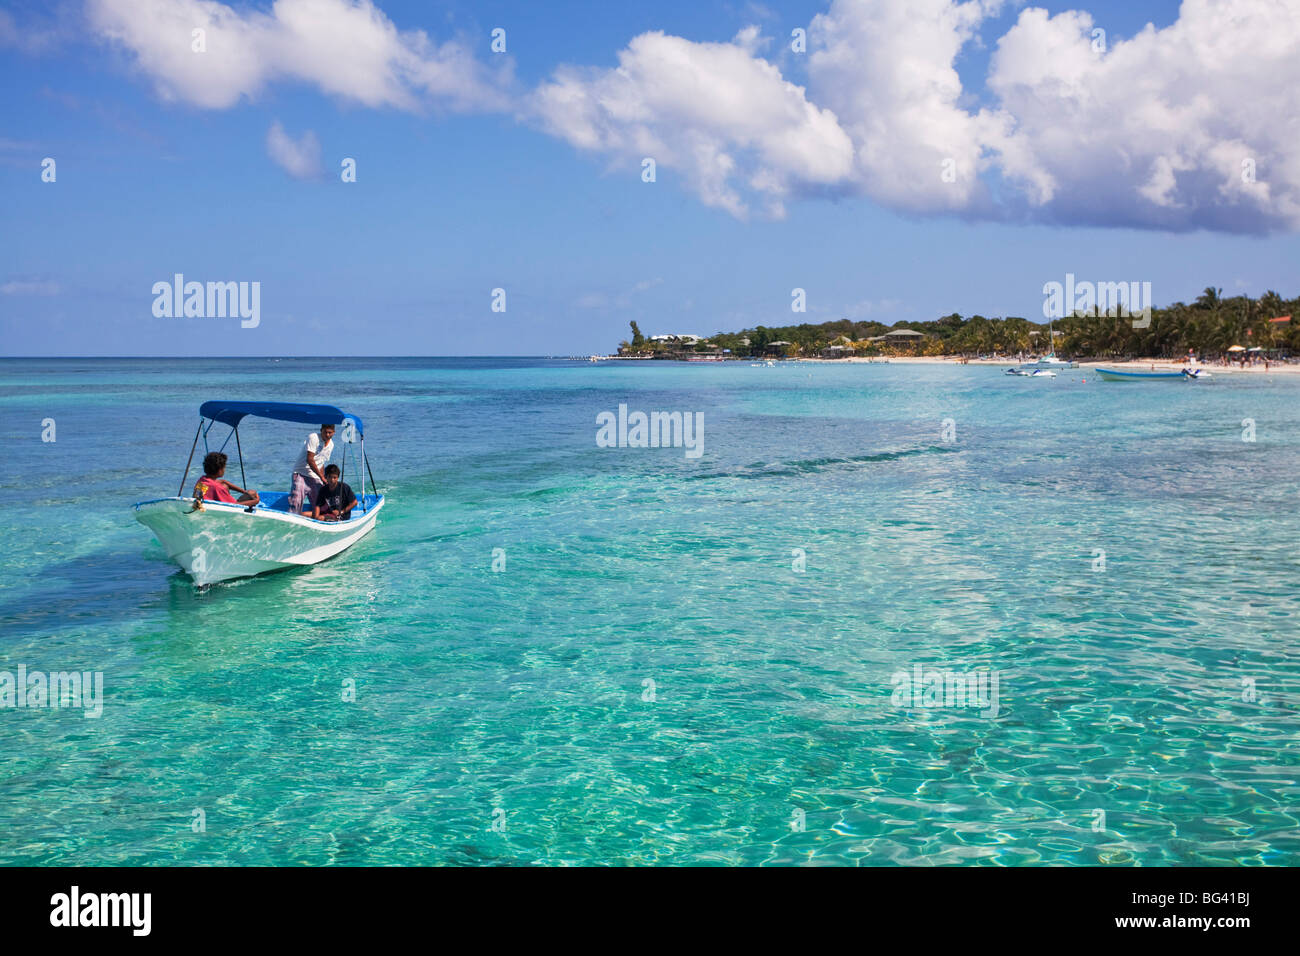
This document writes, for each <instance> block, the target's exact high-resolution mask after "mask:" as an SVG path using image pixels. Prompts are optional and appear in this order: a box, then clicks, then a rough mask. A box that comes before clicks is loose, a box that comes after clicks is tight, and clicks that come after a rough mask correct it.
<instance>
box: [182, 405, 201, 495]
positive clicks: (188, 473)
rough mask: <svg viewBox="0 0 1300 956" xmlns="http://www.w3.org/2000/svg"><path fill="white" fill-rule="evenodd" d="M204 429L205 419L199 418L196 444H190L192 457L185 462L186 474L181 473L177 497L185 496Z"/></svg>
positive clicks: (195, 431) (195, 433)
mask: <svg viewBox="0 0 1300 956" xmlns="http://www.w3.org/2000/svg"><path fill="white" fill-rule="evenodd" d="M201 431H203V419H202V418H200V419H199V427H198V428H196V429H195V430H194V444H193V445H191V446H190V457H189V458H188V459H187V460H186V462H185V474H183V475H181V488H180V491H178V492H176V497H177V498H184V497H185V479H186V478H188V477H189V476H190V465H192V464H193V463H194V449H196V448H198V447H199V432H201Z"/></svg>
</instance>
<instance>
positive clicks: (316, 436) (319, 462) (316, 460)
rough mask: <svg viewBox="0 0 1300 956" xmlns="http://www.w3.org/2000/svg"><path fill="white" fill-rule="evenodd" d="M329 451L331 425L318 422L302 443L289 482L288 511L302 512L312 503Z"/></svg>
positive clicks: (331, 451) (322, 480)
mask: <svg viewBox="0 0 1300 956" xmlns="http://www.w3.org/2000/svg"><path fill="white" fill-rule="evenodd" d="M333 451H334V426H333V425H322V426H321V427H320V431H319V432H312V433H311V434H310V435H308V436H307V440H306V441H304V442H303V443H302V450H301V451H299V452H298V460H297V462H295V463H294V466H293V477H292V479H291V483H290V486H289V511H290V512H291V513H293V514H306V513H309V512H311V510H312V509H313V508H314V507H315V506H316V495H317V494H318V493H319V492H320V490H321V489H322V488H324V487H325V475H324V474H323V473H322V471H321V469H322V468H324V467H325V463H326V462H327V461H329V460H330V455H331V454H332V453H333Z"/></svg>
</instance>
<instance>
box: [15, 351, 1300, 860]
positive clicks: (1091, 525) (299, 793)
mask: <svg viewBox="0 0 1300 956" xmlns="http://www.w3.org/2000/svg"><path fill="white" fill-rule="evenodd" d="M1085 379H1086V381H1085ZM219 397H226V398H263V399H285V400H295V401H322V402H331V403H335V404H339V405H341V406H343V407H344V408H346V409H348V410H352V411H356V412H357V413H358V414H360V415H361V416H362V417H363V418H364V419H365V422H366V437H367V451H368V453H369V455H370V458H371V462H372V465H373V468H374V472H375V476H376V478H377V479H378V481H379V484H380V487H381V489H382V490H383V491H384V492H385V493H387V495H388V496H389V498H388V506H387V508H386V510H385V511H384V513H383V515H382V517H381V519H380V523H379V527H378V529H377V530H376V532H375V533H374V534H372V535H371V536H369V537H368V538H366V539H365V540H363V541H362V542H361V543H360V544H358V545H357V546H355V547H354V548H352V549H351V550H350V551H348V552H346V553H345V554H343V555H342V556H340V557H338V558H335V559H334V560H331V561H329V562H327V563H324V564H321V565H318V566H316V567H313V568H309V569H304V570H300V571H289V572H283V573H278V574H273V575H268V576H264V577H260V578H255V579H250V580H244V581H239V582H234V583H231V584H227V585H218V586H215V587H212V588H210V589H208V590H206V591H202V592H199V591H196V589H195V588H194V587H193V586H192V585H191V584H190V583H189V581H188V579H187V578H185V577H184V576H183V575H182V574H180V573H179V572H178V571H177V570H176V569H175V568H174V567H173V566H172V565H170V564H168V563H167V561H166V559H165V556H164V555H163V553H162V550H161V548H160V547H159V546H158V545H157V543H156V542H154V541H153V539H152V537H151V536H150V534H149V533H148V531H147V530H146V529H145V528H144V527H143V526H141V525H139V524H137V523H136V522H135V521H134V520H133V518H132V513H131V510H130V507H129V506H130V504H131V502H133V501H136V500H141V499H147V498H154V497H158V496H160V495H166V494H173V493H174V492H175V490H176V487H177V485H178V484H179V482H180V477H181V470H182V468H183V466H184V463H185V457H186V454H187V452H188V450H189V444H190V441H191V438H192V436H193V433H194V427H195V425H196V424H197V409H198V406H199V404H200V402H201V401H203V400H205V399H209V398H219ZM620 403H623V404H627V405H628V406H629V408H630V409H633V410H638V409H639V410H643V411H647V412H649V411H656V410H661V411H674V410H677V411H687V412H696V411H699V412H703V414H704V423H705V431H704V445H703V454H702V456H701V457H700V458H698V459H690V458H687V457H686V455H685V454H684V451H683V449H681V448H674V449H641V448H598V447H597V446H596V442H595V434H596V423H595V422H596V416H597V415H598V414H599V413H600V412H602V411H615V410H616V409H617V407H618V405H619V404H620ZM46 418H52V419H54V420H55V423H56V428H57V440H56V441H55V442H52V443H50V442H42V441H41V431H42V424H41V423H42V420H43V419H46ZM1247 418H1249V419H1253V420H1254V422H1255V429H1256V432H1255V438H1256V440H1255V441H1254V442H1247V441H1243V440H1242V433H1243V425H1242V421H1243V419H1247ZM945 419H951V423H950V426H951V428H952V429H954V430H955V434H951V433H950V434H948V435H944V433H943V422H944V420H945ZM221 431H223V430H221V429H217V430H214V433H213V438H214V439H215V438H216V437H217V435H218V434H219V433H220V432H221ZM305 431H306V429H304V428H303V427H301V426H297V425H290V424H284V423H277V422H262V421H253V420H249V421H248V422H247V424H246V425H245V426H244V427H243V428H241V430H240V435H241V438H242V440H243V448H244V453H245V456H246V459H247V461H248V481H249V483H250V484H252V485H253V486H254V487H258V488H268V489H272V490H277V489H280V488H281V486H282V485H283V484H284V483H285V479H286V478H287V475H288V471H289V467H290V465H291V464H292V461H293V458H294V455H295V453H296V450H297V447H298V445H299V443H300V442H301V440H302V438H303V437H304V434H305ZM0 434H3V436H4V439H5V441H4V450H5V455H4V465H3V469H4V470H3V480H2V482H0V484H2V486H3V492H4V496H5V502H4V507H0V531H3V540H4V541H5V545H6V546H5V547H4V548H3V549H0V574H2V578H3V580H4V581H5V587H4V592H3V595H2V596H0V670H2V669H9V670H11V671H12V670H14V669H16V668H17V666H18V665H19V664H24V665H26V666H27V668H28V669H29V670H45V671H58V670H72V669H78V670H93V671H101V672H102V673H103V675H104V694H105V699H104V705H103V707H104V709H103V715H102V717H100V718H99V719H86V718H85V717H84V716H83V715H82V714H81V713H80V712H78V711H75V710H57V711H56V710H48V709H44V710H42V709H22V710H19V709H0V752H3V754H4V759H3V761H0V862H4V863H9V864H16V863H25V864H128V865H135V864H162V863H186V864H200V863H237V864H299V863H301V864H330V863H334V864H395V863H396V864H439V863H459V864H466V863H469V864H481V863H518V864H522V863H547V864H601V863H612V864H630V863H667V864H764V863H766V864H811V865H826V864H831V865H835V864H868V865H886V864H956V863H980V864H992V865H1018V864H1042V863H1062V864H1111V865H1134V864H1143V865H1153V864H1154V865H1159V864H1180V865H1181V864H1210V865H1217V864H1235V863H1244V864H1295V863H1296V862H1297V849H1298V848H1300V839H1298V837H1297V834H1298V833H1300V830H1297V822H1298V821H1300V785H1298V784H1297V773H1298V771H1297V764H1298V763H1300V761H1297V731H1298V730H1300V720H1298V719H1297V702H1298V701H1300V693H1298V692H1297V691H1298V690H1300V666H1298V665H1300V641H1298V638H1300V596H1298V595H1297V584H1298V583H1300V558H1297V544H1298V542H1300V533H1298V532H1300V518H1298V517H1297V513H1298V509H1297V501H1298V500H1300V467H1297V466H1300V377H1291V378H1287V377H1285V376H1273V377H1268V376H1262V375H1259V376H1255V375H1251V376H1243V375H1237V376H1232V375H1219V376H1217V377H1216V378H1215V379H1214V380H1213V381H1211V382H1207V383H1183V382H1153V383H1138V384H1129V383H1122V384H1116V383H1102V382H1098V381H1097V380H1096V379H1095V376H1093V375H1092V374H1091V373H1087V372H1076V373H1072V374H1070V375H1062V376H1061V377H1060V378H1058V379H1055V380H1043V379H1016V378H1012V377H1009V376H1004V375H1003V374H1002V373H1001V370H1000V369H990V368H971V367H945V366H901V365H897V364H895V365H855V366H836V365H808V364H801V365H782V366H780V367H777V368H754V367H751V366H750V365H748V364H747V363H734V364H725V365H677V364H669V363H601V364H589V363H567V362H548V361H542V360H536V361H532V360H468V359H459V360H452V359H448V360H377V359H376V360H361V361H357V362H348V363H342V362H329V361H324V360H315V359H285V360H283V361H269V360H264V359H259V360H194V361H143V360H142V361H134V360H131V361H128V360H121V361H102V360H57V361H55V360H50V361H45V360H41V361H28V360H6V361H0ZM949 438H951V439H955V440H946V439H949ZM229 474H231V475H232V476H235V480H236V481H238V480H239V479H238V477H237V474H236V473H235V471H234V470H233V466H232V471H231V472H230V473H229ZM496 548H500V549H503V551H504V556H505V569H504V570H503V571H500V572H494V571H493V570H492V565H493V549H496ZM796 549H802V552H803V555H804V557H803V562H804V570H803V571H796V570H795V568H794V565H795V564H796V563H798V560H799V559H798V558H797V556H796V555H794V554H793V552H794V551H795V550H796ZM1099 551H1104V558H1105V561H1104V569H1103V568H1101V567H1100V558H1101V556H1100V555H1099V554H1098V552H1099ZM498 563H499V562H498ZM918 664H919V665H922V666H924V667H926V668H940V669H945V670H948V671H953V672H958V673H967V672H971V671H977V670H983V671H986V672H996V673H997V674H998V677H999V710H998V714H997V716H996V717H987V716H981V712H980V711H978V710H976V709H973V708H968V707H965V708H964V707H924V706H920V707H917V706H911V705H907V706H895V705H894V703H893V701H892V700H891V695H892V694H893V690H894V688H893V685H892V684H891V680H890V678H891V675H892V674H894V673H895V672H896V671H898V670H900V669H902V670H910V669H911V668H912V667H913V666H914V665H918ZM348 680H351V681H354V682H355V686H356V700H355V701H351V702H345V701H344V700H343V699H342V697H343V691H342V688H343V686H344V682H345V681H348ZM650 682H653V683H650ZM1252 682H1253V683H1252ZM1252 688H1253V692H1252ZM1252 698H1253V699H1252ZM196 810H201V811H202V812H203V818H202V819H203V823H204V826H205V829H203V830H202V832H195V820H196V819H197V817H196V815H195V811H196ZM1097 811H1102V812H1103V813H1104V819H1103V818H1102V816H1100V815H1099V814H1098V813H1097ZM800 815H802V816H800ZM801 823H802V827H801V826H800V824H801ZM494 825H495V828H494ZM1094 827H1096V828H1097V829H1094Z"/></svg>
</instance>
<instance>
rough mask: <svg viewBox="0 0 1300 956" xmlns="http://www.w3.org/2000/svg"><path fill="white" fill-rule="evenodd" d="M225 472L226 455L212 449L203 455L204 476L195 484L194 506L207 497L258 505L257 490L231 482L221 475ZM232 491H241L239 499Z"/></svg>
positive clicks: (197, 505) (233, 502) (227, 502)
mask: <svg viewBox="0 0 1300 956" xmlns="http://www.w3.org/2000/svg"><path fill="white" fill-rule="evenodd" d="M225 473H226V456H225V455H223V454H222V453H221V452H219V451H210V452H208V453H207V454H206V455H204V456H203V477H202V478H200V479H199V480H198V484H196V485H195V486H194V506H195V507H199V502H201V501H203V500H204V499H205V498H206V499H207V500H208V501H224V502H226V504H231V505H236V504H238V505H248V507H250V508H253V507H256V505H257V503H258V502H259V501H260V500H261V498H259V497H258V494H257V492H256V491H253V490H251V489H248V490H245V489H244V488H240V487H239V486H238V485H235V484H231V483H230V482H229V481H226V480H225V479H224V478H222V477H221V476H222V475H224V474H225ZM231 491H237V492H239V498H238V500H236V499H235V496H234V495H232V494H231V493H230V492H231Z"/></svg>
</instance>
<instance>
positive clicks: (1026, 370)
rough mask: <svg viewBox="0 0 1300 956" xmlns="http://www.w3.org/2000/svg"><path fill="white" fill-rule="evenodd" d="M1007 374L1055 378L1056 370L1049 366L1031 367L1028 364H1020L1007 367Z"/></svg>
mask: <svg viewBox="0 0 1300 956" xmlns="http://www.w3.org/2000/svg"><path fill="white" fill-rule="evenodd" d="M1007 374H1008V375H1020V376H1022V377H1024V378H1056V372H1054V371H1053V370H1052V369H1050V368H1032V367H1029V366H1024V365H1022V366H1020V368H1009V369H1007Z"/></svg>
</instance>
